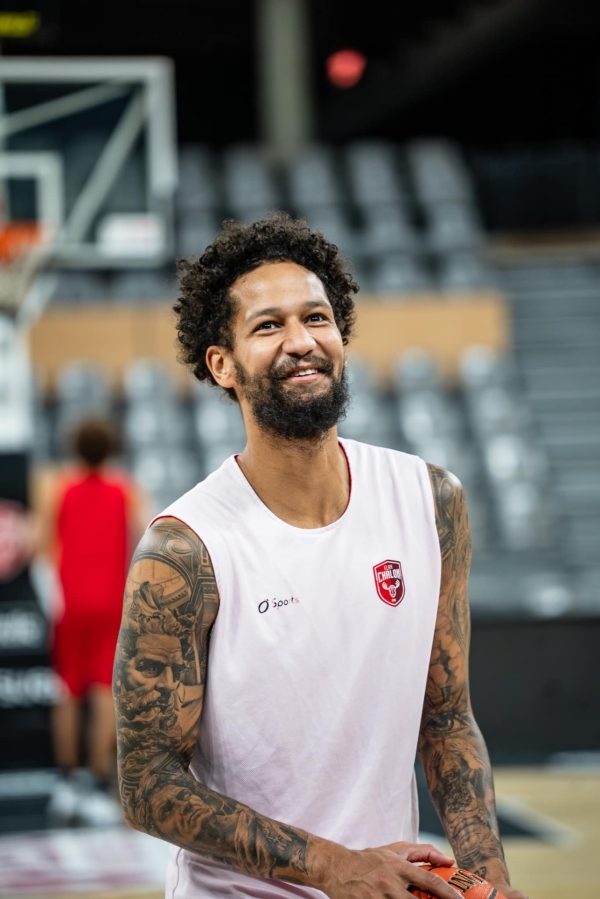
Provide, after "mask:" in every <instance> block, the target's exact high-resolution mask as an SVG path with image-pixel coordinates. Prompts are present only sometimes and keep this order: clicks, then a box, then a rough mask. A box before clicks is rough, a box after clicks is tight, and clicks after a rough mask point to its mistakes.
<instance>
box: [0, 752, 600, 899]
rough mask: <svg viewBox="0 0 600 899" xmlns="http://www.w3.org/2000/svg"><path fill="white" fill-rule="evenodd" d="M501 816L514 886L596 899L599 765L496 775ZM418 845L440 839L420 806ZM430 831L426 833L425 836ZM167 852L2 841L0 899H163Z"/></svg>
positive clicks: (138, 839) (84, 839) (45, 840)
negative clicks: (162, 885) (422, 827)
mask: <svg viewBox="0 0 600 899" xmlns="http://www.w3.org/2000/svg"><path fill="white" fill-rule="evenodd" d="M495 777H496V790H497V795H498V810H499V818H500V822H501V829H502V830H503V833H504V845H505V848H506V854H507V860H508V863H509V867H510V870H511V874H512V880H513V883H514V884H515V886H518V887H519V888H520V889H522V890H524V891H525V892H526V893H527V894H528V895H529V897H530V899H572V897H575V896H576V897H577V899H599V897H600V868H599V867H598V861H599V860H600V764H599V763H598V758H597V757H595V756H590V757H589V762H587V763H586V760H585V758H583V760H582V759H581V758H580V759H579V760H578V761H577V764H575V765H570V764H568V763H567V764H565V763H562V764H557V765H548V766H544V767H539V768H533V767H526V768H525V767H524V768H515V767H507V768H499V769H497V770H496V773H495ZM422 824H423V826H424V829H423V832H422V838H423V839H424V840H428V841H432V842H435V843H436V844H437V845H439V846H440V848H443V846H444V840H443V838H441V836H440V832H439V825H438V824H437V822H436V821H435V818H434V817H433V813H432V810H431V809H430V808H428V807H427V806H426V805H424V806H423V807H422ZM425 828H427V829H425ZM167 853H168V847H167V846H166V845H165V844H164V843H162V842H160V841H159V840H154V839H153V838H152V837H148V836H145V835H143V834H139V833H136V832H134V831H132V830H129V829H128V828H114V829H110V830H98V829H96V830H83V829H82V830H55V831H34V832H26V833H20V834H14V835H9V834H7V835H4V836H2V837H0V872H1V874H0V897H2V899H26V897H32V899H33V897H35V899H42V897H43V899H162V897H163V896H164V891H163V889H162V888H161V883H162V880H163V871H164V867H165V863H166V857H167Z"/></svg>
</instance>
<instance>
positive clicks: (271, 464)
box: [114, 214, 523, 899]
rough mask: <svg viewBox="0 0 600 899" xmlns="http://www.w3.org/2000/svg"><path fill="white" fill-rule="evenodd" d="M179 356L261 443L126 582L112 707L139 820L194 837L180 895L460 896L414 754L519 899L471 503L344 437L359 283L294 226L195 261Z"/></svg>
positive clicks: (231, 463) (440, 475) (172, 898)
mask: <svg viewBox="0 0 600 899" xmlns="http://www.w3.org/2000/svg"><path fill="white" fill-rule="evenodd" d="M180 269H181V282H180V290H181V294H180V299H179V301H178V303H177V305H176V307H175V311H176V312H177V314H178V317H179V318H178V333H179V340H180V344H181V346H182V348H183V358H184V360H185V361H186V362H187V363H188V364H190V365H191V366H192V368H193V371H194V374H195V375H196V377H197V378H198V379H199V380H201V381H209V382H210V383H212V384H215V385H218V386H219V387H220V388H222V389H223V390H225V391H226V392H227V393H228V394H229V395H230V396H232V397H233V398H234V399H235V400H236V401H237V402H238V403H239V404H240V409H241V412H242V415H243V418H244V423H245V426H246V431H247V445H246V448H245V449H244V451H243V452H242V453H241V454H240V455H239V456H236V457H230V458H229V459H228V460H227V461H226V462H225V463H224V464H223V465H222V467H221V468H220V469H219V470H218V471H216V472H215V473H214V474H212V475H210V476H209V477H208V478H207V479H206V480H205V481H203V482H201V483H200V484H198V485H197V486H196V487H195V488H194V489H193V490H191V491H190V492H189V493H187V494H186V495H185V496H183V497H182V498H181V499H179V500H177V501H176V502H175V503H173V505H172V506H170V507H169V508H168V509H167V510H166V511H165V512H164V513H163V514H162V515H161V516H159V518H158V519H156V520H155V521H154V522H153V524H152V525H151V527H150V528H149V530H148V531H147V532H146V535H145V537H144V538H143V540H142V542H141V543H140V545H139V547H138V550H137V552H136V554H135V556H134V560H133V563H132V566H131V569H130V574H129V580H128V585H127V588H126V593H125V605H124V615H123V621H122V624H121V633H120V638H119V644H118V649H117V657H116V662H115V675H114V693H115V700H116V708H117V730H118V738H119V770H120V784H121V797H122V802H123V808H124V811H125V816H126V819H127V821H128V823H129V824H130V825H131V826H132V827H135V828H137V829H139V830H142V831H146V832H147V833H150V834H152V835H154V836H156V837H160V838H162V839H164V840H167V841H169V842H170V843H172V844H173V849H172V853H171V860H170V863H169V868H168V874H167V896H168V897H169V899H200V897H226V896H227V897H231V896H239V897H274V899H275V897H281V899H283V897H290V899H291V897H297V899H302V897H309V896H313V895H315V893H314V890H320V891H322V892H323V893H325V894H326V895H327V896H329V897H331V899H346V897H359V899H363V897H364V899H367V897H368V899H377V897H384V896H385V897H391V899H397V897H398V899H400V897H408V896H409V895H410V894H409V893H408V891H407V890H408V887H409V886H411V885H414V886H418V887H421V888H425V889H429V890H430V891H431V892H432V893H433V895H435V896H437V897H439V899H453V897H456V896H458V895H460V894H458V893H457V892H456V891H455V890H454V889H453V888H452V887H451V886H450V885H449V884H447V883H445V882H444V881H443V880H442V879H441V878H439V877H437V876H436V875H433V874H431V873H430V872H429V871H427V870H423V869H422V868H421V867H420V866H418V865H417V864H415V863H416V862H426V861H429V862H432V863H433V864H434V865H441V866H446V865H450V864H451V862H452V860H451V859H450V858H448V857H446V856H444V855H443V854H442V853H440V852H439V851H438V850H437V849H435V848H434V847H433V846H429V845H418V844H417V843H416V840H417V837H418V820H417V799H416V794H415V785H414V776H413V766H414V761H415V754H416V752H417V751H418V753H419V756H420V758H421V760H422V763H423V767H424V769H425V773H426V775H427V780H428V784H429V789H430V792H431V795H432V798H433V801H434V803H435V805H436V808H437V810H438V812H439V815H440V817H441V819H442V821H443V823H444V827H445V829H446V833H447V835H448V839H449V841H450V843H451V845H452V849H453V852H454V853H455V855H456V859H457V861H458V863H459V864H460V865H462V866H463V867H466V868H468V869H470V870H472V871H476V872H479V873H480V874H481V875H483V876H484V877H486V878H487V879H489V880H490V881H492V883H493V884H494V885H495V886H496V887H497V888H498V889H499V890H501V891H502V892H503V894H504V895H505V896H506V897H508V899H523V895H522V894H521V893H519V892H517V891H516V890H514V889H512V888H511V887H510V886H509V879H508V872H507V870H506V865H505V863H504V857H503V852H502V846H501V842H500V837H499V834H498V823H497V820H496V811H495V805H494V788H493V783H492V774H491V770H490V763H489V759H488V756H487V752H486V748H485V744H484V742H483V739H482V737H481V734H480V732H479V730H478V728H477V724H476V723H475V721H474V719H473V714H472V711H471V707H470V702H469V686H468V679H467V652H468V644H469V610H468V601H467V579H468V574H469V560H470V538H469V525H468V521H467V511H466V506H465V498H464V494H463V491H462V489H461V486H460V484H459V483H458V481H457V480H456V478H454V477H453V476H452V475H451V474H449V473H448V472H446V471H443V470H441V469H439V468H436V467H434V466H427V465H426V464H425V463H424V462H422V461H421V460H420V459H418V458H416V457H414V456H409V455H406V454H403V453H398V452H395V451H392V450H388V449H381V448H378V447H373V446H368V445H365V444H360V443H357V442H354V441H351V440H344V441H340V440H339V439H338V436H337V432H336V423H337V421H338V420H339V418H340V416H342V415H343V413H344V410H345V408H346V406H347V403H348V387H347V380H346V374H345V358H344V346H345V344H347V342H348V340H349V338H350V336H351V332H352V325H353V321H354V303H353V299H352V294H353V293H354V292H355V291H356V290H357V286H356V285H355V284H354V282H353V281H352V279H351V277H350V276H349V275H347V274H345V273H344V270H343V267H342V263H341V261H340V258H339V256H338V254H337V250H336V248H335V247H334V246H332V245H331V244H329V243H327V241H326V240H325V239H324V238H323V237H322V236H321V235H319V234H315V233H313V232H311V231H310V230H309V229H308V227H307V226H306V225H305V224H304V223H300V222H294V221H292V220H291V219H290V218H288V217H287V216H284V215H282V214H276V215H274V216H272V217H271V218H269V219H267V220H264V221H261V222H257V223H255V224H253V225H242V224H238V223H233V222H230V223H226V225H225V228H224V230H223V232H221V234H220V235H219V236H218V237H217V238H216V239H215V241H214V243H213V244H212V245H211V246H210V247H209V248H208V249H207V250H206V252H205V253H204V255H203V256H202V257H201V258H200V259H199V260H197V261H194V260H189V261H184V262H182V263H180Z"/></svg>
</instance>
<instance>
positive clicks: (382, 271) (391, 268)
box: [371, 253, 431, 294]
mask: <svg viewBox="0 0 600 899" xmlns="http://www.w3.org/2000/svg"><path fill="white" fill-rule="evenodd" d="M371 286H372V289H373V291H374V292H375V293H392V294H393V293H411V292H419V291H428V290H431V279H430V278H429V276H428V275H427V273H426V272H425V271H424V269H423V268H422V267H421V266H420V265H419V263H418V262H417V260H416V259H415V258H414V257H413V256H409V255H408V254H407V253H394V254H391V255H388V256H381V257H378V258H377V259H376V260H375V261H374V263H373V270H372V272H371Z"/></svg>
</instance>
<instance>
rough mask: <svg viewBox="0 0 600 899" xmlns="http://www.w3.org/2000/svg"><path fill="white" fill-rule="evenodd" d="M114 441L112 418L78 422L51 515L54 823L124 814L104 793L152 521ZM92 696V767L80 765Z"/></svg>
mask: <svg viewBox="0 0 600 899" xmlns="http://www.w3.org/2000/svg"><path fill="white" fill-rule="evenodd" d="M116 446H117V443H116V438H115V434H114V431H113V429H112V427H111V426H110V424H109V423H108V422H105V421H103V420H100V419H98V420H96V419H89V420H86V421H84V422H82V423H81V424H80V425H79V426H78V428H77V429H76V431H75V432H74V435H73V449H74V450H75V453H76V456H77V459H78V464H77V466H76V467H74V468H73V469H70V470H69V471H67V472H65V474H64V475H63V476H62V478H61V479H60V481H59V483H58V488H57V490H56V491H55V495H54V501H53V508H52V512H51V514H50V516H49V522H48V524H49V541H50V544H51V546H50V551H51V555H52V556H53V558H54V561H55V563H56V568H57V572H58V577H59V582H60V588H61V594H62V610H61V611H60V612H59V614H58V617H57V620H56V623H55V627H54V641H53V647H52V658H53V664H54V668H55V671H56V673H57V675H58V677H59V681H60V684H61V695H60V698H59V701H58V702H57V703H56V705H55V706H54V708H53V714H52V731H53V743H54V753H55V760H56V764H57V766H58V767H59V768H60V769H61V771H62V774H63V777H62V779H61V781H60V783H59V784H58V786H57V789H56V791H55V792H54V794H53V796H52V798H51V802H50V806H49V814H50V816H51V817H52V818H53V819H54V820H55V821H56V823H70V822H72V821H74V820H75V819H78V823H90V824H91V823H111V822H112V820H113V819H114V820H119V818H121V817H122V816H121V815H120V812H119V810H118V808H117V806H116V804H115V803H113V802H112V800H109V798H108V796H107V794H106V791H107V787H108V785H109V781H110V778H111V774H112V770H113V764H114V749H115V722H114V712H113V707H112V698H111V690H110V685H111V680H112V669H113V661H114V655H115V646H116V642H117V635H118V632H119V624H120V620H121V610H122V604H123V591H124V587H125V578H126V573H127V566H128V562H129V558H130V551H131V548H132V546H133V545H134V541H135V540H136V539H138V538H139V536H140V534H141V532H142V531H143V528H144V525H145V521H144V502H143V500H142V497H141V494H140V492H139V490H138V489H137V488H136V486H135V485H134V483H133V482H132V480H131V479H130V478H129V477H128V475H127V474H126V473H125V472H123V471H120V470H119V469H115V468H110V467H108V465H107V462H108V460H109V459H110V457H111V456H112V455H114V452H115V450H116ZM84 700H87V702H88V706H89V729H88V734H87V741H86V742H87V765H88V769H89V770H88V771H87V772H82V771H80V770H78V763H79V754H80V746H81V736H82V721H83V715H82V712H83V701H84ZM82 796H83V797H84V800H85V801H82Z"/></svg>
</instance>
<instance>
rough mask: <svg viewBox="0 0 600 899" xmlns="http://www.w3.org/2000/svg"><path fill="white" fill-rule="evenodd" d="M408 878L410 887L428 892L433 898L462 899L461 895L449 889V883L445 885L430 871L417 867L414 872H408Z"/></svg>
mask: <svg viewBox="0 0 600 899" xmlns="http://www.w3.org/2000/svg"><path fill="white" fill-rule="evenodd" d="M409 878H410V879H409V883H410V885H411V886H415V887H421V889H424V890H428V891H429V892H430V893H433V895H434V896H437V897H438V899H463V895H462V893H459V892H458V890H455V889H454V887H451V886H450V884H449V883H446V881H445V880H442V878H441V877H438V875H437V874H432V873H431V871H426V870H425V869H424V868H419V866H418V865H415V866H414V871H411V872H410V875H409Z"/></svg>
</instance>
